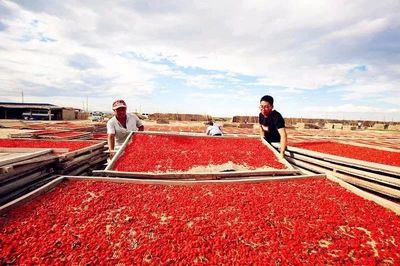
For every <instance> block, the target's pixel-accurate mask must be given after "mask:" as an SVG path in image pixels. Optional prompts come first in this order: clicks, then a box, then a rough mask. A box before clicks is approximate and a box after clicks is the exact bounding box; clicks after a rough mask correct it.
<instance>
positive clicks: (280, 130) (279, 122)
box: [258, 95, 287, 157]
mask: <svg viewBox="0 0 400 266" xmlns="http://www.w3.org/2000/svg"><path fill="white" fill-rule="evenodd" d="M273 109H274V98H272V97H271V96H269V95H264V96H263V97H262V98H261V100H260V110H261V112H260V114H259V115H258V122H259V123H260V136H261V137H262V138H264V139H265V140H266V141H268V142H269V143H271V142H280V144H281V146H280V154H281V156H282V157H283V156H284V154H285V150H286V145H287V135H286V129H285V120H284V119H283V117H282V115H281V114H280V113H279V112H277V111H276V110H273Z"/></svg>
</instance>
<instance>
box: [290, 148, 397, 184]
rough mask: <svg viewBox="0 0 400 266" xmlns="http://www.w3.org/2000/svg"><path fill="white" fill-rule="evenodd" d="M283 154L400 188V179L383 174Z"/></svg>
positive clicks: (294, 154) (297, 155) (296, 155)
mask: <svg viewBox="0 0 400 266" xmlns="http://www.w3.org/2000/svg"><path fill="white" fill-rule="evenodd" d="M285 154H286V155H287V156H288V157H290V158H294V159H299V160H302V161H305V162H309V163H312V164H317V165H320V166H323V167H326V168H329V169H331V170H332V171H334V172H342V173H348V174H351V175H355V176H358V177H361V178H366V179H370V180H372V181H377V182H380V183H384V184H388V185H391V186H396V187H400V179H398V178H395V177H390V176H385V175H383V174H376V173H371V172H368V171H365V170H359V169H355V168H352V167H348V166H343V165H338V164H334V163H330V162H325V161H322V160H318V159H314V158H311V157H307V156H305V155H301V154H297V153H293V152H286V153H285Z"/></svg>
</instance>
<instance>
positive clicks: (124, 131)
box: [107, 100, 144, 157]
mask: <svg viewBox="0 0 400 266" xmlns="http://www.w3.org/2000/svg"><path fill="white" fill-rule="evenodd" d="M112 109H113V111H114V116H113V117H112V118H111V119H110V120H108V122H107V134H108V137H107V141H108V149H109V151H110V157H112V156H113V155H114V153H115V151H114V150H115V149H118V148H119V147H120V146H121V145H122V144H123V143H124V141H125V139H126V137H127V136H128V133H129V132H131V131H138V130H139V131H143V130H144V126H143V123H142V121H141V120H140V119H139V118H138V117H137V116H136V115H135V114H128V113H127V112H126V103H125V101H124V100H116V101H114V102H113V105H112Z"/></svg>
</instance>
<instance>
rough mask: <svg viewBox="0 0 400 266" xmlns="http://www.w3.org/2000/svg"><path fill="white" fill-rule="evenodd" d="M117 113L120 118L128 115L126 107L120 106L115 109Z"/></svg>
mask: <svg viewBox="0 0 400 266" xmlns="http://www.w3.org/2000/svg"><path fill="white" fill-rule="evenodd" d="M115 114H116V115H117V117H119V118H124V117H125V116H126V107H120V108H117V109H116V110H115Z"/></svg>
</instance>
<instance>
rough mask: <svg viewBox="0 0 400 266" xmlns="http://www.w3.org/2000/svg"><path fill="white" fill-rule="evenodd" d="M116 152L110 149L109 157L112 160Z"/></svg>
mask: <svg viewBox="0 0 400 266" xmlns="http://www.w3.org/2000/svg"><path fill="white" fill-rule="evenodd" d="M115 153H116V151H115V150H110V151H109V152H108V158H110V160H111V159H112V158H113V157H114V155H115Z"/></svg>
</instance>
